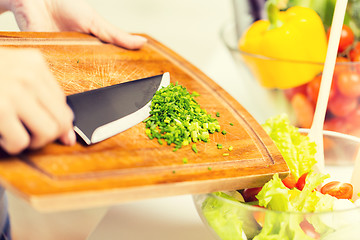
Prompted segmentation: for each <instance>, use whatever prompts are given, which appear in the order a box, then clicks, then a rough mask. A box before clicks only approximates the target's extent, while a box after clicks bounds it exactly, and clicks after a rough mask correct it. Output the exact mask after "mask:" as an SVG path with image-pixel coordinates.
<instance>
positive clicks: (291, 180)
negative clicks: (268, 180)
mask: <svg viewBox="0 0 360 240" xmlns="http://www.w3.org/2000/svg"><path fill="white" fill-rule="evenodd" d="M282 182H283V184H284V185H285V186H286V187H287V188H290V189H291V188H294V187H295V185H296V178H295V177H294V175H292V174H291V173H290V174H289V175H288V176H287V177H286V178H284V179H283V180H282Z"/></svg>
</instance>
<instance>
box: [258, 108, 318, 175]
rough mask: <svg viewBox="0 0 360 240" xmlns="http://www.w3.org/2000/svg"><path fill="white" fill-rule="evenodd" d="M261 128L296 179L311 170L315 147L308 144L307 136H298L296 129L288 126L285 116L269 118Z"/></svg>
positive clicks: (287, 119) (314, 161)
mask: <svg viewBox="0 0 360 240" xmlns="http://www.w3.org/2000/svg"><path fill="white" fill-rule="evenodd" d="M262 126H263V128H264V129H265V131H266V132H267V133H268V134H269V136H270V137H271V139H272V140H273V141H274V143H275V144H276V146H277V147H278V149H279V151H280V153H281V154H282V156H283V158H284V160H285V161H286V163H287V165H288V167H289V168H290V172H291V174H292V175H293V176H294V177H295V178H296V179H298V178H299V177H300V176H301V175H302V174H304V173H307V172H310V171H311V170H312V168H313V166H314V164H315V163H316V160H315V153H316V145H315V143H314V142H310V139H309V137H308V136H307V135H302V134H300V133H299V129H298V128H296V127H294V126H292V125H290V121H289V118H288V116H287V115H286V114H281V115H277V116H274V117H271V118H269V119H268V120H266V122H265V123H264V124H263V125H262Z"/></svg>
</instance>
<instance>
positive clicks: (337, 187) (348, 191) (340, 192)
mask: <svg viewBox="0 0 360 240" xmlns="http://www.w3.org/2000/svg"><path fill="white" fill-rule="evenodd" d="M320 191H321V193H322V194H329V195H331V196H333V197H336V198H338V199H351V198H352V195H353V186H352V185H351V184H350V183H342V182H339V181H332V182H329V183H327V184H325V185H324V186H323V187H322V188H321V190H320Z"/></svg>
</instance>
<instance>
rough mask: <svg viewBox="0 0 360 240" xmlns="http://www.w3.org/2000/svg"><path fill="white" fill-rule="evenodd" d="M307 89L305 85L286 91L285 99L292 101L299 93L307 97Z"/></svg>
mask: <svg viewBox="0 0 360 240" xmlns="http://www.w3.org/2000/svg"><path fill="white" fill-rule="evenodd" d="M306 88H307V84H303V85H300V86H297V87H293V88H288V89H285V90H284V94H285V97H286V98H287V99H288V100H289V101H291V99H292V98H293V97H294V96H295V94H297V93H302V94H304V95H306Z"/></svg>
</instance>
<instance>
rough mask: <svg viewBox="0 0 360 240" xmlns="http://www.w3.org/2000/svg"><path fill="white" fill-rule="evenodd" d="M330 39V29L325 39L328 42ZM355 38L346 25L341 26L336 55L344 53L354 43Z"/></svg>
mask: <svg viewBox="0 0 360 240" xmlns="http://www.w3.org/2000/svg"><path fill="white" fill-rule="evenodd" d="M329 37H330V28H329V30H328V31H327V39H328V41H329ZM354 39H355V36H354V33H353V31H352V30H351V28H350V27H349V26H347V25H345V24H344V25H343V27H342V30H341V36H340V43H339V49H338V53H342V52H343V51H345V50H346V49H347V48H348V47H350V46H351V45H352V44H353V42H354Z"/></svg>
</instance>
